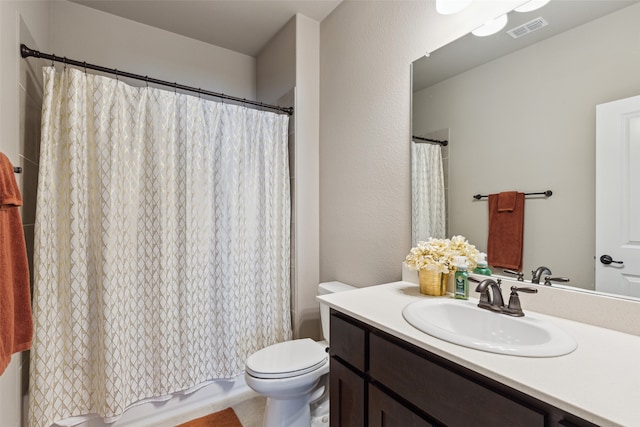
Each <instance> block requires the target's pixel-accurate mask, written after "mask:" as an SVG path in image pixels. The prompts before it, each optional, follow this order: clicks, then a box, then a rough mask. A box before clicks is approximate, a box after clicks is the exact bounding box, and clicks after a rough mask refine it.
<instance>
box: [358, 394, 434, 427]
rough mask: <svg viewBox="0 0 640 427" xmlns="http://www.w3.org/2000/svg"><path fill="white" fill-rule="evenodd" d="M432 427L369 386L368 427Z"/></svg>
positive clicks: (398, 403) (395, 401)
mask: <svg viewBox="0 0 640 427" xmlns="http://www.w3.org/2000/svg"><path fill="white" fill-rule="evenodd" d="M399 426H402V427H433V424H431V423H429V422H427V421H425V420H424V419H423V418H422V417H420V416H418V415H417V414H416V413H414V412H413V411H411V410H410V409H409V408H407V407H406V406H404V405H402V404H401V403H400V402H398V401H397V400H395V399H393V398H392V397H390V396H389V395H387V394H386V393H385V392H383V391H382V390H380V389H379V388H377V387H376V386H374V385H371V384H369V427H399Z"/></svg>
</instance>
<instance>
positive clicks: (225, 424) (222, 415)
mask: <svg viewBox="0 0 640 427" xmlns="http://www.w3.org/2000/svg"><path fill="white" fill-rule="evenodd" d="M177 427H242V423H241V422H240V420H239V419H238V416H237V415H236V413H235V412H234V411H233V408H227V409H224V410H222V411H219V412H214V413H213V414H209V415H207V416H204V417H202V418H196V419H195V420H191V421H187V422H186V423H184V424H180V425H178V426H177Z"/></svg>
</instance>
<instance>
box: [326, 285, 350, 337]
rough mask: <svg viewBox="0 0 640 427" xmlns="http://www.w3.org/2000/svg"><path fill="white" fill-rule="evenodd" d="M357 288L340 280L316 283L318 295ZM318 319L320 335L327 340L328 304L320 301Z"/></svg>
mask: <svg viewBox="0 0 640 427" xmlns="http://www.w3.org/2000/svg"><path fill="white" fill-rule="evenodd" d="M352 289H357V288H355V287H353V286H350V285H347V284H346V283H342V282H323V283H320V284H319V285H318V295H326V294H334V293H336V292H344V291H350V290H352ZM320 321H321V322H322V337H323V338H324V339H325V340H327V342H329V306H328V305H326V304H323V303H322V302H321V303H320Z"/></svg>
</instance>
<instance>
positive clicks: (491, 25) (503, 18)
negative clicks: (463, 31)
mask: <svg viewBox="0 0 640 427" xmlns="http://www.w3.org/2000/svg"><path fill="white" fill-rule="evenodd" d="M507 21H508V18H507V15H500V16H498V17H497V18H496V19H493V20H491V21H489V22H487V23H486V24H484V25H483V26H482V27H479V28H476V29H475V30H473V31H472V32H471V34H473V35H474V36H478V37H486V36H490V35H491V34H495V33H497V32H498V31H500V30H501V29H503V28H504V27H505V25H507Z"/></svg>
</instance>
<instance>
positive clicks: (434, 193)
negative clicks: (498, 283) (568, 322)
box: [411, 0, 640, 296]
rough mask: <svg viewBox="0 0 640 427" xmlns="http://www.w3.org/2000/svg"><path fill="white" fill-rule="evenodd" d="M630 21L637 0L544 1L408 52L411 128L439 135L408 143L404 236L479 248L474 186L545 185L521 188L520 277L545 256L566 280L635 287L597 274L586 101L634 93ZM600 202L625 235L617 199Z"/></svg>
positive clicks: (482, 214) (485, 189)
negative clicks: (493, 25)
mask: <svg viewBox="0 0 640 427" xmlns="http://www.w3.org/2000/svg"><path fill="white" fill-rule="evenodd" d="M638 22H640V4H639V3H638V2H637V1H609V0H606V1H597V0H586V1H581V0H580V1H560V0H552V1H551V2H550V3H548V4H547V5H546V6H544V7H543V8H542V9H539V10H536V11H532V12H526V13H517V12H515V11H514V12H511V13H510V14H509V15H508V23H507V25H506V26H505V28H504V29H503V30H502V31H500V32H499V33H496V34H494V35H491V36H487V37H476V36H473V35H471V34H469V35H467V36H465V37H463V38H461V39H459V40H457V41H455V42H453V43H451V44H449V45H447V46H445V47H443V48H441V49H438V50H437V51H435V52H432V53H430V54H429V55H428V56H425V57H423V58H420V59H418V60H417V61H415V62H414V63H413V64H412V72H413V101H412V104H413V105H412V114H413V117H412V123H413V129H412V130H413V135H414V136H416V137H422V138H427V139H433V140H446V141H448V145H446V146H442V145H440V144H437V143H430V142H427V141H422V140H418V139H415V140H414V142H412V143H411V145H412V187H413V188H412V216H413V218H412V238H413V242H412V243H413V244H415V242H417V241H418V240H425V239H427V238H428V237H429V236H433V237H444V236H452V235H457V234H461V235H463V236H465V237H467V239H468V240H469V241H470V242H471V243H473V244H475V245H476V247H477V248H478V249H479V250H481V251H484V252H486V251H487V244H488V239H489V232H488V230H489V227H488V225H489V206H488V205H489V202H488V199H487V198H481V199H480V200H476V199H474V198H473V196H474V195H476V194H481V195H490V194H498V193H503V192H510V191H517V192H522V193H536V192H544V191H546V190H551V191H552V192H553V196H551V197H545V196H544V195H542V196H527V197H526V198H525V203H524V218H523V242H522V267H521V271H522V273H523V275H524V278H525V279H528V280H530V279H531V277H532V272H533V271H535V270H536V269H538V267H541V266H544V267H547V268H548V270H549V271H551V272H552V273H550V276H552V277H565V278H569V279H570V282H569V284H570V285H572V286H575V287H579V288H583V289H589V290H604V291H606V292H615V293H620V294H626V295H634V296H640V284H638V285H637V286H636V285H634V283H633V282H634V281H633V280H631V279H629V277H631V276H630V275H629V274H626V273H625V272H624V271H620V272H621V273H623V274H622V276H621V277H622V279H620V280H622V281H623V282H624V283H625V285H624V286H619V287H617V288H615V289H611V288H609V287H604V288H603V287H601V285H600V284H599V283H598V282H597V280H596V270H597V269H602V268H610V266H611V265H609V266H606V265H604V264H601V263H600V261H599V258H600V256H601V255H603V254H605V253H608V252H602V253H599V252H600V251H608V249H607V248H599V247H597V246H596V243H597V242H596V240H597V239H596V200H599V201H600V200H603V199H602V198H601V197H600V196H599V197H598V199H597V198H596V187H597V185H596V180H597V179H598V178H599V177H598V176H597V174H596V160H597V158H596V106H598V105H601V104H607V103H610V102H614V101H617V100H621V99H626V98H629V97H633V96H637V95H640V26H639V25H637V23H638ZM509 33H511V35H510V34H509ZM607 143H608V144H616V143H617V142H616V141H608V142H607ZM425 147H428V148H425ZM599 150H600V149H599ZM438 152H439V153H438ZM418 156H420V158H419V157H418ZM438 156H439V157H441V158H440V159H439V157H438ZM434 157H435V160H434ZM425 159H427V160H425ZM434 162H435V165H436V166H433V165H434ZM425 163H427V164H429V165H432V166H430V167H428V168H424V167H423V166H421V165H424V164H425ZM438 165H439V167H438ZM617 169H619V168H617V167H616V166H615V163H613V164H612V166H606V165H605V166H604V169H603V170H604V174H608V173H609V172H608V171H611V173H614V171H616V170H617ZM602 174H603V172H601V173H600V175H602ZM425 188H426V189H425ZM436 188H437V189H436ZM425 194H426V196H425ZM425 198H426V199H425ZM607 203H613V204H614V205H615V204H619V206H620V209H618V210H617V211H615V210H614V213H613V214H611V213H608V214H607V215H609V217H607V218H606V221H607V222H608V223H610V224H613V228H614V230H615V229H616V227H617V229H618V234H620V238H619V239H618V240H624V239H625V238H628V236H626V235H623V234H624V233H622V232H621V231H620V230H621V229H622V228H624V227H623V224H624V218H625V217H628V214H627V213H624V212H623V211H622V207H623V206H624V203H627V202H624V201H614V202H607ZM441 217H442V218H441ZM600 219H603V220H604V219H605V218H600ZM443 223H444V225H443ZM613 233H614V234H615V231H614V232H613ZM622 243H623V246H624V244H625V242H622ZM615 251H616V249H615V248H611V249H610V251H609V252H612V253H608V254H609V255H611V256H613V257H614V258H616V253H615ZM639 252H640V251H639ZM490 258H491V255H490ZM596 263H597V264H598V265H596ZM631 264H632V263H630V262H627V263H626V266H625V268H627V267H628V266H630V265H631ZM619 270H624V269H619ZM494 273H497V274H502V273H503V271H502V269H500V268H498V269H494ZM627 273H628V268H627ZM625 274H626V275H625ZM505 275H507V274H505ZM619 276H620V274H619ZM635 277H640V274H639V275H636V276H635ZM636 282H637V280H636Z"/></svg>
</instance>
